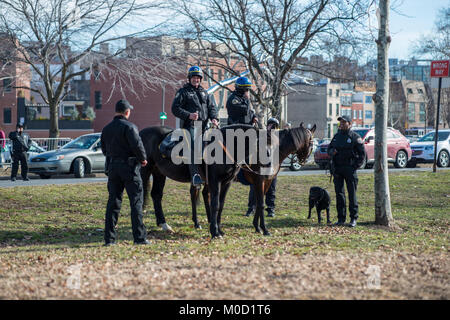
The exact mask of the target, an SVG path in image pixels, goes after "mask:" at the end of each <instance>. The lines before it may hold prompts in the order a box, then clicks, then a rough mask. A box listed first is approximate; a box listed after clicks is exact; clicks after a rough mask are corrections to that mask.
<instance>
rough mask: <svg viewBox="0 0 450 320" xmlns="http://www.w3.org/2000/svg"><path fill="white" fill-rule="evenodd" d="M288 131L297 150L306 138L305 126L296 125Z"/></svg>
mask: <svg viewBox="0 0 450 320" xmlns="http://www.w3.org/2000/svg"><path fill="white" fill-rule="evenodd" d="M288 130H289V132H290V133H291V134H292V139H293V140H294V145H295V148H296V149H297V150H298V149H300V148H301V147H302V146H303V145H304V144H305V143H306V142H307V139H308V135H307V133H306V128H305V127H297V128H292V129H288Z"/></svg>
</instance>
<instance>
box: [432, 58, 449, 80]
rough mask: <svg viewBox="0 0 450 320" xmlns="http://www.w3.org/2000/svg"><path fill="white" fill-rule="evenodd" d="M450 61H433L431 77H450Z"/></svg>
mask: <svg viewBox="0 0 450 320" xmlns="http://www.w3.org/2000/svg"><path fill="white" fill-rule="evenodd" d="M449 66H450V60H439V61H431V68H430V70H431V71H430V76H431V77H432V78H446V77H448V76H449Z"/></svg>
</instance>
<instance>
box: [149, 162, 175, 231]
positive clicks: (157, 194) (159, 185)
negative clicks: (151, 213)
mask: <svg viewBox="0 0 450 320" xmlns="http://www.w3.org/2000/svg"><path fill="white" fill-rule="evenodd" d="M165 184H166V176H164V175H163V174H161V173H160V172H159V170H154V171H153V187H152V192H151V196H152V200H153V207H154V208H155V216H156V225H157V226H160V227H161V228H162V229H163V230H164V231H169V232H173V230H172V228H171V227H170V226H169V225H168V224H167V223H166V219H165V217H164V211H163V209H162V204H161V201H162V197H163V192H164V186H165Z"/></svg>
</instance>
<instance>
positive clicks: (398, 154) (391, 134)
mask: <svg viewBox="0 0 450 320" xmlns="http://www.w3.org/2000/svg"><path fill="white" fill-rule="evenodd" d="M352 130H353V131H355V132H356V133H357V134H359V135H360V136H361V138H362V139H363V141H364V148H365V150H366V159H365V160H364V163H363V164H362V165H361V168H369V167H371V166H372V165H373V163H374V162H375V159H374V158H375V156H374V153H375V148H374V147H375V144H374V142H375V129H374V128H371V129H369V128H352ZM386 138H387V144H388V145H387V154H388V162H390V163H394V166H395V167H396V168H405V167H406V165H407V164H408V161H409V160H410V159H411V156H412V150H411V146H410V144H409V141H408V139H406V138H405V137H404V136H403V135H402V134H401V133H400V132H399V131H397V130H395V129H393V128H388V129H387V132H386ZM328 145H329V143H328V142H327V143H322V144H321V145H320V146H319V147H318V148H317V150H316V152H315V153H314V161H315V162H316V164H318V165H319V167H320V168H321V169H326V168H327V167H328V163H329V159H330V156H329V155H328V153H327V149H328Z"/></svg>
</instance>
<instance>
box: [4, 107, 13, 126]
mask: <svg viewBox="0 0 450 320" xmlns="http://www.w3.org/2000/svg"><path fill="white" fill-rule="evenodd" d="M11 122H12V120H11V108H5V109H3V123H5V124H9V123H11Z"/></svg>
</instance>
